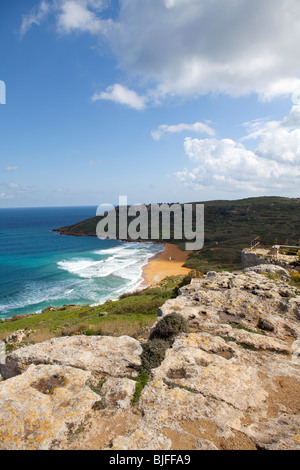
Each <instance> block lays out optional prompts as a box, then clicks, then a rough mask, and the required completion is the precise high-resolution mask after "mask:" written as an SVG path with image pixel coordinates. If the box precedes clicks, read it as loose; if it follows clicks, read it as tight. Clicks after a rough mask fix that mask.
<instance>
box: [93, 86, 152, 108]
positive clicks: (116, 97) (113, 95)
mask: <svg viewBox="0 0 300 470" xmlns="http://www.w3.org/2000/svg"><path fill="white" fill-rule="evenodd" d="M98 100H110V101H114V102H115V103H120V104H123V105H127V106H129V107H130V108H134V109H137V110H139V111H141V110H142V109H144V108H145V105H146V98H145V97H143V96H139V95H138V94H137V93H136V92H135V91H133V90H129V89H128V88H127V87H125V86H123V85H120V84H119V83H116V84H115V85H112V86H109V87H108V88H107V89H106V91H101V92H100V93H95V94H94V95H93V96H92V101H98Z"/></svg>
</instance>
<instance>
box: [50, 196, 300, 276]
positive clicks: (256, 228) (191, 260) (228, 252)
mask: <svg viewBox="0 0 300 470" xmlns="http://www.w3.org/2000/svg"><path fill="white" fill-rule="evenodd" d="M199 203H200V202H199ZM203 204H204V232H205V240H204V247H203V249H202V250H201V251H200V252H194V253H191V254H190V255H189V257H188V259H187V261H186V263H185V265H184V266H185V267H188V268H191V269H198V270H200V271H203V272H206V271H208V270H211V269H214V270H220V269H221V270H222V269H226V270H228V269H229V270H230V269H240V268H241V250H242V249H243V248H245V247H247V246H249V245H250V241H251V240H252V239H253V238H255V237H258V236H260V237H261V240H262V243H263V244H266V245H273V244H274V243H278V244H285V243H286V242H287V241H288V243H289V244H293V245H295V244H296V245H298V244H299V239H300V198H297V199H290V198H282V197H259V198H248V199H242V200H236V201H222V200H220V201H207V202H204V203H203ZM147 208H148V211H149V209H150V206H147ZM117 217H118V209H117ZM100 219H101V217H93V218H91V219H88V220H84V221H82V222H79V223H77V224H74V225H71V226H68V227H61V228H59V229H55V230H56V231H58V232H60V233H62V234H65V235H77V236H85V235H87V236H96V226H97V223H98V222H99V220H100ZM132 219H133V218H129V219H128V222H129V223H130V221H131V220H132ZM150 226H151V224H150V211H149V228H150ZM193 228H194V229H195V220H194V227H193ZM149 233H150V230H149ZM160 241H168V242H170V243H174V244H176V245H178V246H179V247H180V248H181V249H184V243H185V240H174V238H173V218H172V216H171V239H170V240H163V239H162V238H160Z"/></svg>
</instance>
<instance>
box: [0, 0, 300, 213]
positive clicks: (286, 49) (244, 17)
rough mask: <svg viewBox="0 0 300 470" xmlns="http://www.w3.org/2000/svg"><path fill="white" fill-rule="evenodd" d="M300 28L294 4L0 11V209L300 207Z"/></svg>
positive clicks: (104, 3)
mask: <svg viewBox="0 0 300 470" xmlns="http://www.w3.org/2000/svg"><path fill="white" fill-rule="evenodd" d="M299 22H300V4H299V1H298V0H272V2H270V1H267V0H240V1H239V2H236V1H235V0H209V1H207V0H205V1H204V0H42V1H39V0H26V1H25V0H14V1H13V2H12V1H11V0H0V80H2V81H3V82H4V83H5V85H6V104H0V207H23V206H29V207H31V206H59V205H98V204H102V203H117V202H118V197H119V195H127V196H128V201H129V203H142V202H177V201H180V202H188V201H205V200H210V199H238V198H243V197H252V196H262V195H282V196H289V197H298V196H299V189H298V188H299V182H300V169H299V161H300V129H299V127H300V60H299V59H300V52H299V43H300V41H299V40H300V29H299ZM0 101H1V99H0Z"/></svg>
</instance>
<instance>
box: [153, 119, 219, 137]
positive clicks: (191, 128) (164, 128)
mask: <svg viewBox="0 0 300 470" xmlns="http://www.w3.org/2000/svg"><path fill="white" fill-rule="evenodd" d="M183 131H187V132H193V133H196V134H208V135H210V136H213V135H215V131H214V129H212V128H211V127H210V126H208V125H207V124H204V123H202V122H195V123H194V124H184V123H182V124H176V125H173V126H168V125H167V124H162V125H161V126H159V127H158V129H156V130H154V131H152V132H151V135H152V137H153V139H154V140H160V139H161V138H162V137H163V135H164V134H175V133H180V132H183Z"/></svg>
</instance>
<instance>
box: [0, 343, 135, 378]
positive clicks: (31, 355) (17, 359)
mask: <svg viewBox="0 0 300 470" xmlns="http://www.w3.org/2000/svg"><path fill="white" fill-rule="evenodd" d="M141 352H142V347H141V345H140V343H139V342H138V341H136V340H135V339H133V338H131V337H129V336H120V337H118V338H114V337H111V336H84V335H78V336H69V337H62V338H53V339H51V340H49V341H45V342H44V343H38V344H35V345H32V346H28V347H25V348H21V349H18V350H16V351H14V352H12V353H11V354H9V355H8V356H7V357H6V362H5V365H3V366H2V367H1V370H0V373H1V374H2V376H3V377H4V378H6V379H7V378H10V377H14V376H15V375H17V374H21V373H22V372H23V371H24V370H26V368H27V367H28V366H29V365H30V364H60V365H66V366H71V367H76V368H79V369H83V370H89V371H92V372H93V373H95V374H99V375H104V376H105V375H109V376H113V377H127V376H136V375H137V368H138V366H139V365H140V364H141V360H140V354H141Z"/></svg>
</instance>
